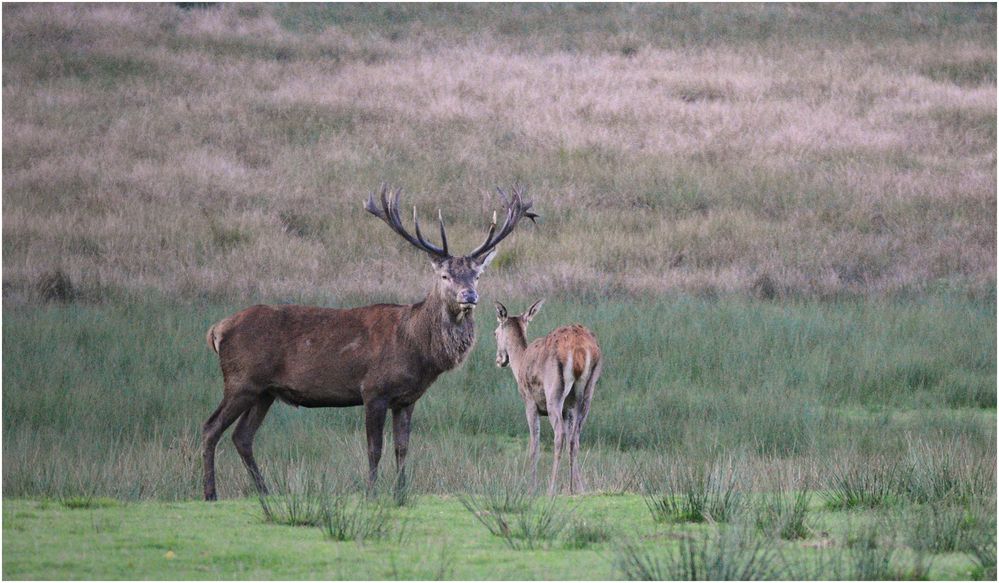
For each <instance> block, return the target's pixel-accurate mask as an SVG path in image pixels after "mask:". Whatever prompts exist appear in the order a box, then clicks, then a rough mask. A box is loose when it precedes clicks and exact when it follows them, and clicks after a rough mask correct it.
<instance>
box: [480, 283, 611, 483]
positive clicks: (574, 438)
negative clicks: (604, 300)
mask: <svg viewBox="0 0 999 583" xmlns="http://www.w3.org/2000/svg"><path fill="white" fill-rule="evenodd" d="M542 302H543V300H541V301H538V302H535V303H534V305H532V306H531V307H530V309H528V311H527V312H525V313H524V314H521V315H519V316H508V315H507V311H506V308H505V307H504V306H503V305H502V304H500V303H497V304H496V317H497V321H498V322H499V325H498V326H497V328H496V364H497V365H499V366H507V365H510V367H511V368H512V369H513V375H514V378H515V379H516V380H517V389H518V391H519V392H520V396H521V398H522V399H523V400H524V407H525V412H526V415H527V422H528V428H529V429H530V437H531V443H530V464H531V479H532V481H536V480H537V464H538V447H539V445H538V440H539V434H540V425H539V423H540V421H539V416H547V417H548V420H549V421H550V422H551V425H552V429H553V430H554V432H555V445H554V461H553V463H552V475H551V480H550V482H549V486H548V489H549V493H551V494H554V493H555V492H556V489H555V487H556V481H557V477H558V466H559V460H560V458H561V455H562V449H563V448H564V446H565V441H566V437H568V440H569V465H570V482H569V491H570V493H575V492H578V491H580V490H581V489H582V479H581V478H580V475H579V467H578V463H577V455H578V452H579V436H580V434H581V433H582V430H583V425H584V424H585V422H586V418H587V415H588V414H589V410H590V402H591V400H592V398H593V390H594V388H595V386H596V383H597V380H598V379H599V378H600V374H601V371H602V369H603V354H602V352H601V350H600V345H599V344H598V343H597V338H596V336H594V335H593V333H592V332H590V331H589V330H588V329H586V327H584V326H581V325H579V324H572V325H569V326H561V327H559V328H556V329H555V330H553V331H552V332H551V333H549V334H548V335H547V336H544V337H542V338H538V339H537V340H535V341H534V342H531V343H530V344H528V343H527V325H528V323H529V322H530V321H531V319H532V318H533V317H534V316H535V315H536V314H537V312H538V310H539V309H540V307H541V304H542Z"/></svg>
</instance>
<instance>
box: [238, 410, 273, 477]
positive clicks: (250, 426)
mask: <svg viewBox="0 0 999 583" xmlns="http://www.w3.org/2000/svg"><path fill="white" fill-rule="evenodd" d="M273 402H274V396H273V395H270V394H267V393H265V394H263V395H261V396H260V398H259V399H258V400H257V402H256V403H255V404H254V405H253V406H252V407H250V408H249V409H248V410H247V411H246V413H243V416H242V417H240V418H239V422H238V423H236V429H234V430H233V432H232V442H233V443H234V444H235V445H236V451H237V452H239V457H240V458H242V459H243V465H244V466H246V470H247V471H248V472H250V477H251V478H253V483H254V485H255V486H256V487H257V492H259V493H261V494H267V485H266V484H265V483H264V476H263V474H262V473H261V472H260V468H259V467H257V462H256V460H254V459H253V436H254V435H256V433H257V430H258V429H260V425H261V424H262V423H263V422H264V417H266V416H267V411H268V410H269V409H270V408H271V404H272V403H273Z"/></svg>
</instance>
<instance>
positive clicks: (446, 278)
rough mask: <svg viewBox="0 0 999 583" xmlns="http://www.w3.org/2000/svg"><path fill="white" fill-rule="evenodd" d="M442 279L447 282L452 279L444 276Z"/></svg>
mask: <svg viewBox="0 0 999 583" xmlns="http://www.w3.org/2000/svg"><path fill="white" fill-rule="evenodd" d="M441 279H443V280H444V281H447V280H448V279H450V278H449V277H448V276H446V275H442V276H441Z"/></svg>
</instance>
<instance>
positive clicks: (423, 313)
mask: <svg viewBox="0 0 999 583" xmlns="http://www.w3.org/2000/svg"><path fill="white" fill-rule="evenodd" d="M406 331H407V333H408V335H409V336H410V337H411V338H412V339H413V340H415V341H416V342H417V343H419V344H420V345H421V346H426V347H428V348H429V350H428V352H427V360H429V361H430V362H431V363H432V364H433V365H434V366H435V367H436V368H438V369H440V370H441V371H446V370H451V369H453V368H455V367H456V366H458V365H460V364H461V363H462V362H463V361H464V360H465V357H466V356H467V355H468V353H469V352H471V350H472V346H473V345H474V344H475V322H474V321H473V320H472V313H471V312H466V313H465V314H464V315H462V314H453V313H451V312H450V310H448V308H447V305H446V304H445V303H444V302H443V301H441V299H440V297H439V296H438V295H437V293H435V292H433V291H431V292H430V293H429V294H427V297H425V298H424V299H423V301H422V302H420V303H418V304H414V305H413V312H412V315H411V316H410V319H409V322H408V324H407V326H406Z"/></svg>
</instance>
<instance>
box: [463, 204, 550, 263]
mask: <svg viewBox="0 0 999 583" xmlns="http://www.w3.org/2000/svg"><path fill="white" fill-rule="evenodd" d="M496 191H497V192H499V194H500V196H501V197H503V203H504V204H505V205H506V218H505V219H504V221H503V226H502V227H500V230H499V231H497V230H496V213H495V212H493V222H492V224H491V225H489V233H487V234H486V240H485V241H483V242H482V244H481V245H479V246H478V247H476V248H475V250H474V251H472V252H471V253H469V254H468V256H469V257H472V258H474V259H478V258H480V257H482V256H483V255H485V254H487V253H489V252H490V251H492V250H493V248H494V247H496V245H497V244H498V243H499V242H500V241H502V240H503V239H505V238H506V236H507V235H509V234H510V233H512V232H513V229H514V227H516V226H517V223H518V222H519V221H520V219H521V218H522V217H527V218H529V219H531V221H532V222H537V221H535V220H534V219H536V218H538V215H537V213H535V212H532V211H531V210H530V209H531V205H532V204H534V203H532V202H531V201H529V200H527V201H525V200H524V190H523V189H520V188H517V187H514V188H513V196H512V197H511V198H512V200H511V198H507V196H506V193H505V192H503V189H501V188H499V187H497V188H496Z"/></svg>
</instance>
